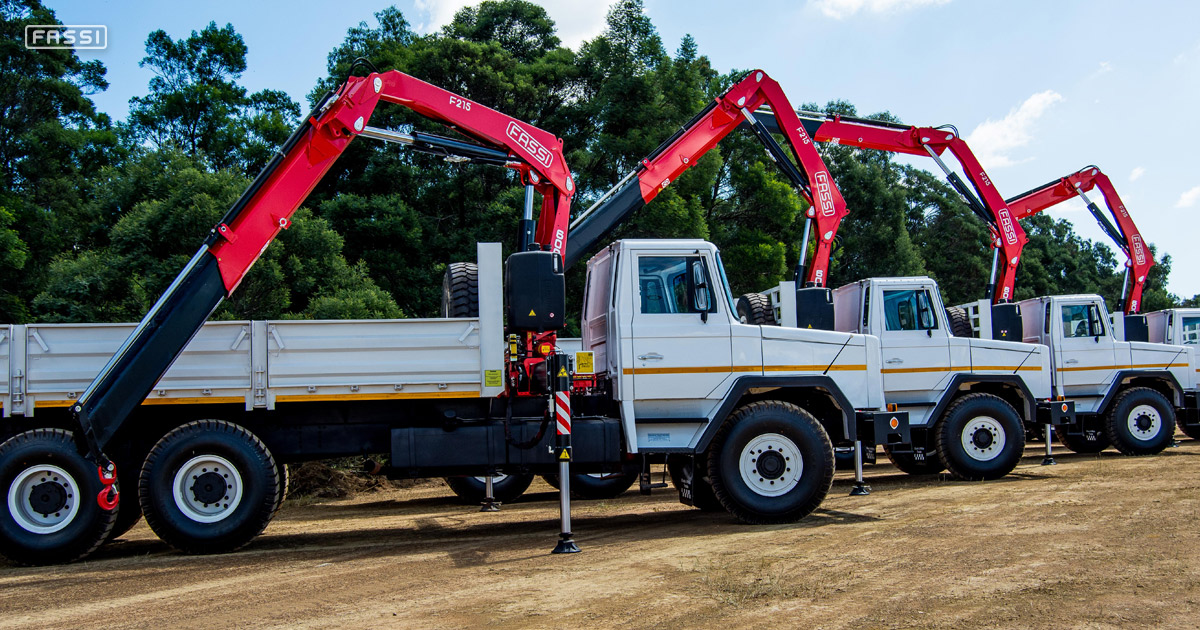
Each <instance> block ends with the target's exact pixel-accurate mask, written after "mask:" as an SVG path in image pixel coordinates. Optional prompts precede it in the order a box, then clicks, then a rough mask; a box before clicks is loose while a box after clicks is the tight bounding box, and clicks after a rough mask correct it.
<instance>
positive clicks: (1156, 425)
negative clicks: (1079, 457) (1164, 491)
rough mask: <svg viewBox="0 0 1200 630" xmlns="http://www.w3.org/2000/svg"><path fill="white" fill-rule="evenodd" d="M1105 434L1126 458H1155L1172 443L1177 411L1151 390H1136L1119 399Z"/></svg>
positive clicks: (1109, 415) (1110, 412)
mask: <svg viewBox="0 0 1200 630" xmlns="http://www.w3.org/2000/svg"><path fill="white" fill-rule="evenodd" d="M1105 420H1106V422H1105V427H1104V428H1105V433H1106V434H1107V435H1108V439H1109V440H1110V441H1111V442H1112V443H1113V446H1115V447H1117V450H1118V451H1121V452H1122V453H1124V454H1126V455H1153V454H1155V453H1159V452H1162V450H1163V449H1164V448H1166V447H1168V446H1170V444H1171V439H1172V438H1173V437H1174V433H1175V409H1174V408H1173V407H1171V403H1169V402H1167V399H1166V397H1164V396H1163V395H1162V394H1160V393H1158V392H1157V391H1155V390H1153V389H1150V388H1149V387H1133V388H1130V389H1127V390H1125V391H1124V392H1122V393H1121V395H1119V396H1118V397H1117V400H1116V401H1115V402H1114V403H1113V405H1112V407H1111V408H1110V409H1109V412H1108V416H1107V417H1106V418H1105Z"/></svg>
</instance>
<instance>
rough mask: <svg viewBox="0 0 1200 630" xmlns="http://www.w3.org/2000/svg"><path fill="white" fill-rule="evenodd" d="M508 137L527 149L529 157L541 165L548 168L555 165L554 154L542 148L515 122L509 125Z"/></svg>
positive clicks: (540, 144)
mask: <svg viewBox="0 0 1200 630" xmlns="http://www.w3.org/2000/svg"><path fill="white" fill-rule="evenodd" d="M508 137H509V138H512V139H513V140H514V141H515V142H516V143H517V144H519V145H521V146H522V147H524V148H525V150H526V151H528V152H529V156H530V157H531V158H533V159H534V161H536V162H538V163H540V164H541V165H542V166H545V167H546V168H550V165H551V164H553V163H554V154H553V153H551V152H550V150H549V149H547V148H546V147H544V146H542V143H540V142H538V141H537V140H536V139H535V138H534V137H533V136H531V135H529V134H528V133H527V132H526V131H525V130H524V129H522V128H521V126H520V125H518V124H517V123H515V122H509V123H508Z"/></svg>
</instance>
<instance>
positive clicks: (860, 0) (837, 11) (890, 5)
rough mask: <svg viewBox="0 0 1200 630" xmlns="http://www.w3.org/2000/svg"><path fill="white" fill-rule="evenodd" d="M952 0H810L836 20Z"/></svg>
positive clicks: (826, 14)
mask: <svg viewBox="0 0 1200 630" xmlns="http://www.w3.org/2000/svg"><path fill="white" fill-rule="evenodd" d="M949 2H950V0H808V3H809V5H810V6H814V7H816V8H817V9H819V10H820V11H821V13H823V14H824V15H825V17H831V18H833V19H835V20H840V19H843V18H847V17H850V16H852V15H854V14H856V13H858V12H860V11H862V12H866V13H890V12H895V11H908V10H910V9H919V8H921V7H927V6H940V5H943V4H947V3H949Z"/></svg>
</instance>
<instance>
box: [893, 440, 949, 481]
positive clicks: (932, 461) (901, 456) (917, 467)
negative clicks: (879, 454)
mask: <svg viewBox="0 0 1200 630" xmlns="http://www.w3.org/2000/svg"><path fill="white" fill-rule="evenodd" d="M883 452H884V454H886V455H887V458H888V460H889V461H891V462H892V465H893V466H895V467H896V468H898V469H900V472H905V473H908V474H910V475H936V474H938V473H940V472H942V471H943V470H946V466H945V465H944V464H942V460H940V459H938V457H937V455H935V454H933V453H926V454H925V459H923V460H921V461H917V458H916V456H914V455H913V454H912V453H893V452H892V449H891V447H889V446H887V445H884V447H883Z"/></svg>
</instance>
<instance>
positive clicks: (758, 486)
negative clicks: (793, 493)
mask: <svg viewBox="0 0 1200 630" xmlns="http://www.w3.org/2000/svg"><path fill="white" fill-rule="evenodd" d="M738 469H739V472H740V473H741V475H742V481H744V482H745V483H746V485H747V486H749V487H750V489H751V490H753V491H754V492H755V494H760V495H762V496H764V497H777V496H779V495H782V494H786V493H787V492H788V491H790V490H792V489H793V488H795V487H796V486H797V485H798V484H799V483H800V477H801V475H803V474H804V457H803V456H801V455H800V448H799V447H797V446H796V443H795V442H793V441H791V440H790V439H788V438H786V437H784V436H782V435H780V434H778V433H764V434H762V435H759V436H757V437H755V438H754V439H752V440H750V443H749V444H747V445H746V446H745V448H743V449H742V454H741V456H740V457H739V458H738Z"/></svg>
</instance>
